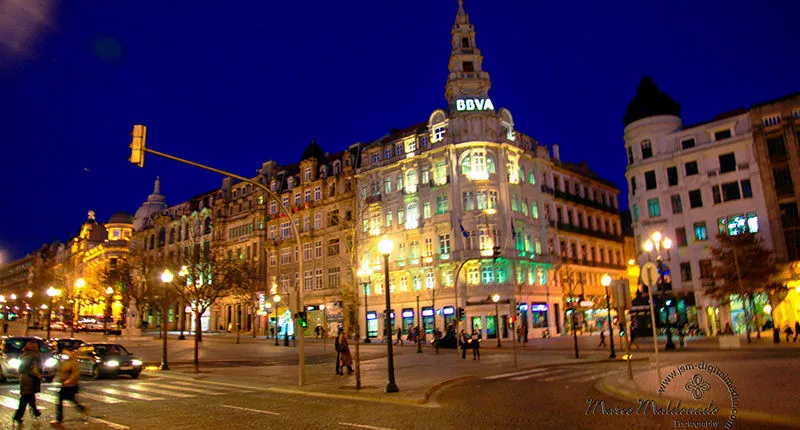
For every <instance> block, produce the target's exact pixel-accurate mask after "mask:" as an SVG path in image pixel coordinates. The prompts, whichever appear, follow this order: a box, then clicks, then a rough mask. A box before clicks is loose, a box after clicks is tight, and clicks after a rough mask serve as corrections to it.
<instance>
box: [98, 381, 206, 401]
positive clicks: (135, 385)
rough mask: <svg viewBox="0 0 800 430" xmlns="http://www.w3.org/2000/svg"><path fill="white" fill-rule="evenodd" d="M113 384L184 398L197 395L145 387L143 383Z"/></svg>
mask: <svg viewBox="0 0 800 430" xmlns="http://www.w3.org/2000/svg"><path fill="white" fill-rule="evenodd" d="M112 385H113V386H115V387H124V388H127V389H130V390H136V391H146V392H148V393H154V394H161V395H164V396H172V397H178V398H182V399H183V398H187V397H195V395H194V394H185V393H179V392H176V391H167V390H159V389H158V388H153V387H145V386H143V385H141V384H132V385H124V384H112Z"/></svg>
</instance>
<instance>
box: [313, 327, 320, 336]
mask: <svg viewBox="0 0 800 430" xmlns="http://www.w3.org/2000/svg"><path fill="white" fill-rule="evenodd" d="M319 329H320V327H319V326H316V327H314V339H319Z"/></svg>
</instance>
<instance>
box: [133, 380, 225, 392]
mask: <svg viewBox="0 0 800 430" xmlns="http://www.w3.org/2000/svg"><path fill="white" fill-rule="evenodd" d="M142 385H155V386H156V387H161V388H168V389H170V390H183V391H189V392H193V393H202V394H208V395H216V394H225V393H223V392H220V391H209V390H201V389H199V388H191V387H183V386H178V387H176V386H172V385H167V384H159V383H157V382H142Z"/></svg>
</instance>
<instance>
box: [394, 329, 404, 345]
mask: <svg viewBox="0 0 800 430" xmlns="http://www.w3.org/2000/svg"><path fill="white" fill-rule="evenodd" d="M398 343H399V344H400V346H403V329H401V328H400V327H397V340H396V341H395V342H394V344H395V345H397V344H398Z"/></svg>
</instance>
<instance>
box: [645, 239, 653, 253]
mask: <svg viewBox="0 0 800 430" xmlns="http://www.w3.org/2000/svg"><path fill="white" fill-rule="evenodd" d="M643 247H644V250H645V251H647V252H650V251H652V250H653V242H651V241H650V239H647V240H646V241H645V242H644V245H643Z"/></svg>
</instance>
